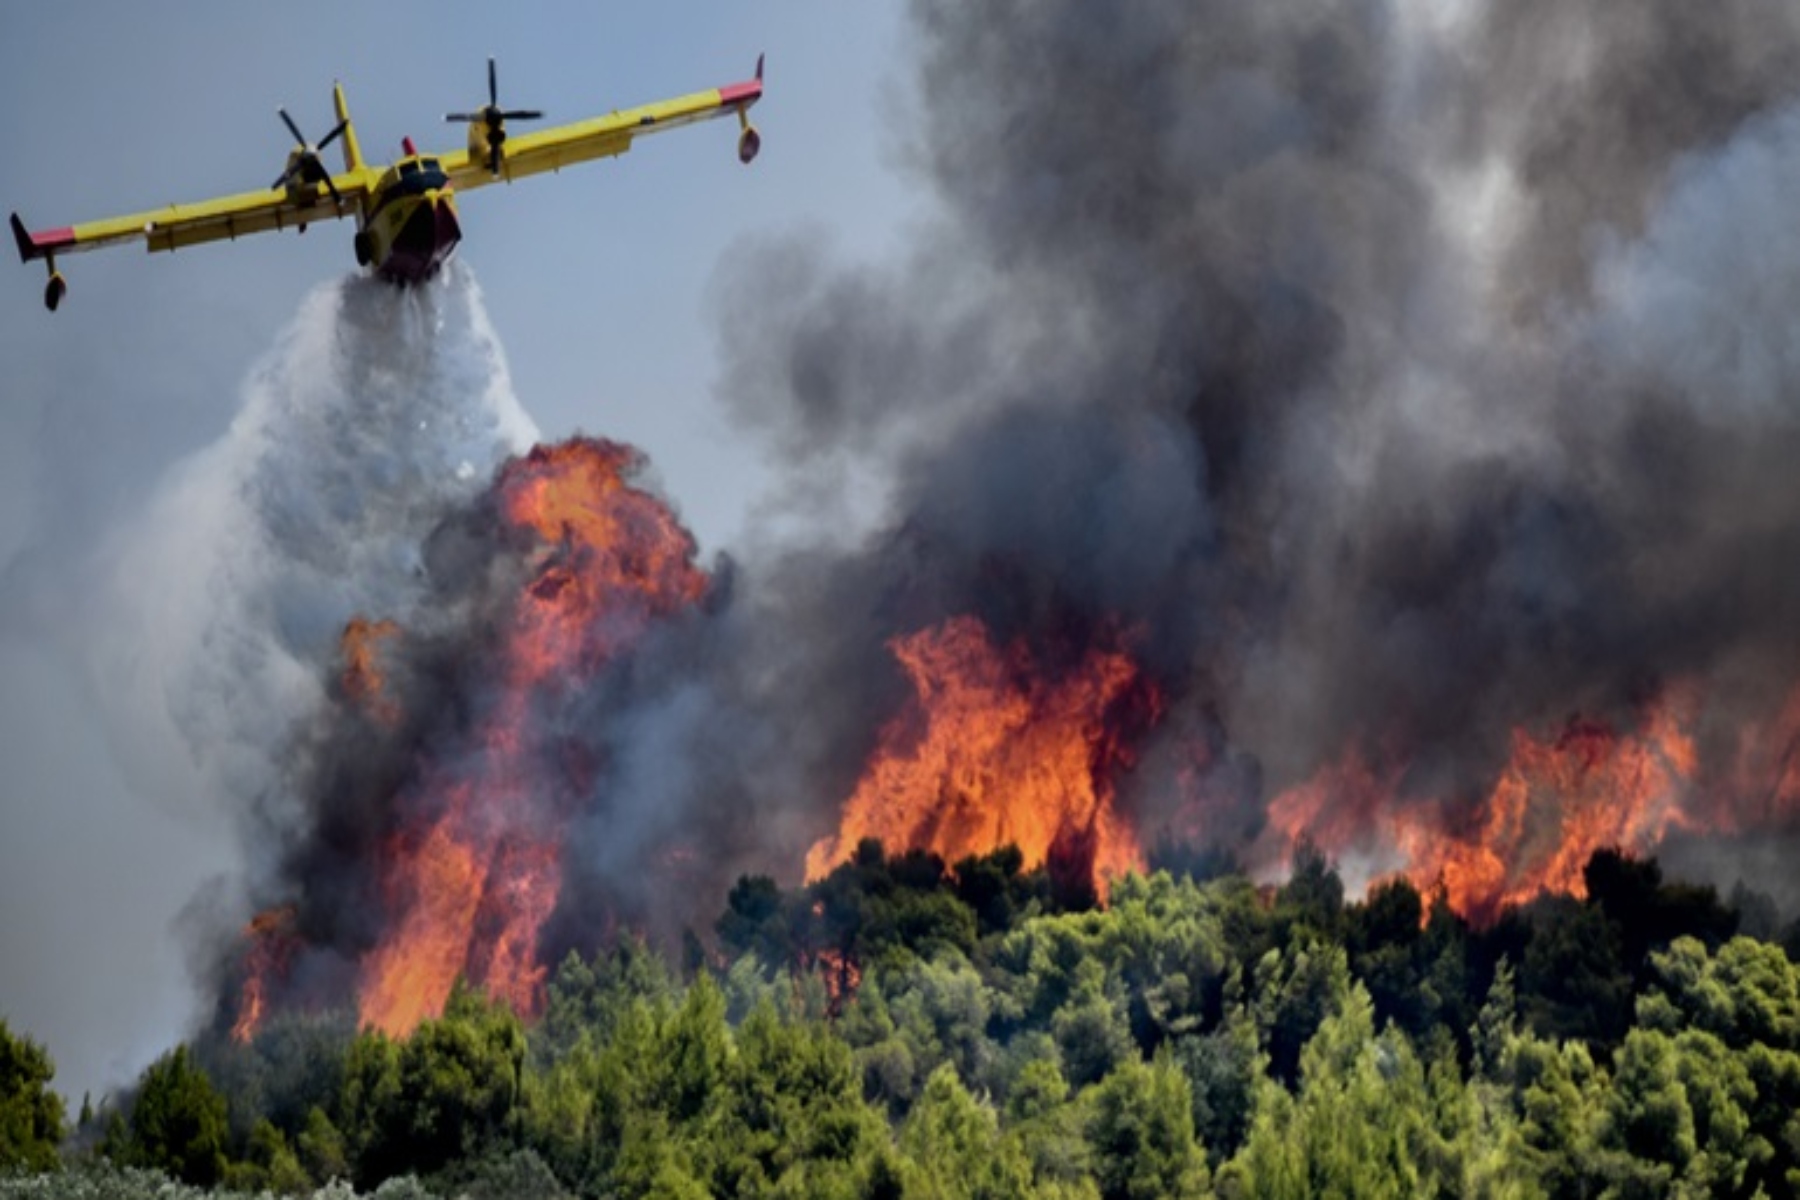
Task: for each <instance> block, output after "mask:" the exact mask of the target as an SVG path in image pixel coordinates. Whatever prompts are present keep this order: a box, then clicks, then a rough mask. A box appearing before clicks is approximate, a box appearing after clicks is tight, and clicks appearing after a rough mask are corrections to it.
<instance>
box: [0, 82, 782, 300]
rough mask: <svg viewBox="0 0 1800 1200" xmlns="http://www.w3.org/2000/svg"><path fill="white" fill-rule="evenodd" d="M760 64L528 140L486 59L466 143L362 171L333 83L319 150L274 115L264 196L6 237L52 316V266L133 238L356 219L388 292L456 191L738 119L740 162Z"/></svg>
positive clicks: (207, 235)
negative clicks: (35, 264) (33, 267)
mask: <svg viewBox="0 0 1800 1200" xmlns="http://www.w3.org/2000/svg"><path fill="white" fill-rule="evenodd" d="M762 76H763V63H762V59H761V58H760V57H759V58H758V59H757V60H756V76H755V78H753V79H749V80H746V81H744V82H743V83H734V84H730V85H728V86H726V87H721V88H714V89H712V90H710V91H705V92H694V93H692V94H690V95H686V96H681V97H678V98H677V99H674V100H664V101H661V102H659V103H656V104H646V105H644V106H643V107H641V108H628V109H624V110H621V111H618V112H613V113H609V114H607V115H606V116H603V117H594V118H591V119H589V120H586V121H577V122H574V123H573V124H569V125H559V126H557V127H555V128H553V129H546V130H543V131H542V132H539V133H528V134H522V135H520V136H518V137H509V136H508V134H507V131H506V122H507V121H509V120H511V121H527V120H535V119H537V118H539V117H541V116H543V114H542V113H540V112H537V111H535V110H532V109H516V110H506V109H502V108H501V107H500V97H499V87H498V85H497V83H496V81H495V77H494V60H493V59H491V58H490V59H488V102H487V104H485V105H483V106H482V107H481V108H478V109H476V110H475V111H473V112H467V113H447V114H445V117H444V119H445V120H446V121H453V122H462V123H466V124H467V125H468V127H469V145H468V149H466V150H457V151H454V152H452V153H449V154H421V153H419V152H418V150H417V149H415V148H414V146H413V143H412V139H411V138H406V139H405V140H404V141H403V143H402V147H403V149H404V151H405V153H404V154H403V155H402V156H401V158H400V159H399V160H398V161H396V162H395V163H393V164H392V165H391V166H387V167H378V166H371V165H370V164H368V163H366V162H364V161H363V156H362V149H361V147H360V146H359V145H358V144H357V140H356V129H355V127H354V126H353V125H351V123H350V109H349V106H348V105H347V104H346V103H345V101H344V89H343V87H342V85H339V86H337V87H336V88H334V89H333V98H334V100H335V101H336V106H337V118H338V123H337V124H336V125H335V126H334V127H333V128H332V130H331V132H330V133H328V134H326V135H325V137H324V139H323V140H322V141H320V142H319V144H318V145H316V146H315V145H313V144H311V143H309V142H308V141H307V140H306V138H305V136H304V135H303V134H302V133H301V132H300V129H299V127H298V126H297V125H295V124H294V121H293V118H292V117H290V116H288V114H287V110H286V109H280V110H278V111H279V113H280V116H281V119H282V122H283V123H284V124H286V125H287V127H288V131H289V132H290V133H292V134H293V135H294V141H295V143H296V144H295V146H294V148H293V149H292V150H291V151H289V152H288V157H287V166H286V167H285V168H283V170H282V172H281V174H280V175H279V176H278V177H276V180H275V182H274V183H273V184H271V185H270V189H269V190H268V191H261V192H245V193H242V194H240V195H236V196H223V197H220V198H219V199H216V200H204V201H201V202H200V203H197V204H171V205H169V206H168V207H167V208H160V209H156V210H154V211H151V212H141V213H133V214H131V215H130V216H125V217H113V218H110V219H108V220H104V221H90V222H88V223H86V224H84V225H71V226H65V227H64V228H61V229H45V230H40V231H38V232H35V233H33V232H31V231H29V230H27V229H26V227H25V223H24V222H23V221H21V220H19V215H18V214H17V213H14V214H13V215H12V231H13V237H14V239H15V240H16V241H17V242H18V244H19V257H20V259H21V260H23V261H25V262H30V261H31V260H32V259H37V258H41V259H43V260H44V263H45V265H46V267H47V268H48V269H49V272H50V282H49V283H48V284H47V285H45V287H44V305H45V307H47V308H49V309H50V311H52V312H55V311H56V306H57V304H58V303H60V302H61V301H62V298H63V295H64V293H66V292H67V291H68V290H69V285H68V283H67V282H66V281H65V280H64V279H63V277H62V272H60V271H58V270H57V269H56V256H57V255H59V254H74V253H76V252H77V251H82V250H93V249H95V248H97V247H100V246H110V245H113V244H115V243H119V242H134V241H137V240H139V239H142V240H143V241H144V243H145V244H146V246H147V248H148V249H150V250H152V251H155V250H176V249H179V248H181V247H183V246H194V245H198V244H200V243H201V242H215V241H218V240H220V239H221V238H238V237H242V236H244V235H246V234H252V233H263V232H265V231H268V230H272V229H289V228H292V229H297V230H301V231H304V230H305V229H306V227H307V226H308V225H309V224H311V223H312V222H314V221H334V220H337V219H338V218H340V217H347V216H351V215H354V216H355V217H356V224H357V230H356V237H355V239H354V241H353V246H354V248H355V251H356V261H357V264H358V265H359V266H363V267H367V268H369V269H370V270H371V271H372V272H374V273H375V274H376V275H378V276H380V277H381V278H383V279H386V280H389V281H390V282H393V283H396V284H409V283H420V282H422V281H424V280H426V279H429V278H431V277H432V276H433V275H435V274H436V273H437V270H438V268H439V267H441V266H442V265H443V263H444V260H445V259H446V258H447V257H448V256H449V254H450V252H451V251H452V250H453V249H455V247H456V243H457V242H458V241H459V240H461V238H462V229H461V226H460V225H459V224H458V223H457V218H456V197H455V193H456V191H457V190H462V191H468V190H470V189H473V188H478V187H483V186H485V185H487V184H489V183H495V182H498V181H500V180H506V181H507V182H509V183H510V182H511V181H512V180H515V179H523V178H525V177H526V176H527V175H536V174H538V173H539V172H542V171H556V170H560V169H562V168H563V167H567V166H572V165H574V164H575V163H580V162H587V161H588V160H589V159H595V158H610V157H612V156H614V155H617V154H623V153H625V151H627V150H629V149H631V143H632V140H633V139H634V138H637V137H641V136H643V135H644V134H647V133H658V132H660V131H662V130H664V129H674V128H676V127H678V126H681V125H691V124H693V123H694V122H696V121H706V120H710V119H712V118H714V117H723V116H727V115H730V114H732V113H735V114H737V118H738V125H739V126H740V132H739V134H738V159H739V160H740V161H742V162H744V163H746V164H747V163H749V162H750V161H751V160H752V159H754V158H755V157H756V152H757V151H758V150H760V149H761V148H762V136H761V135H760V134H759V133H757V131H756V127H755V126H754V125H752V124H750V115H749V114H750V106H751V105H753V104H755V103H756V102H757V101H758V100H760V99H761V98H762V90H763V84H762ZM340 139H341V140H342V143H343V151H344V170H343V172H342V173H341V174H337V175H333V174H331V173H329V172H328V171H326V169H325V166H324V164H323V163H322V162H321V161H320V159H319V153H320V151H322V150H324V149H325V147H327V146H329V145H330V144H331V143H332V142H334V141H338V140H340Z"/></svg>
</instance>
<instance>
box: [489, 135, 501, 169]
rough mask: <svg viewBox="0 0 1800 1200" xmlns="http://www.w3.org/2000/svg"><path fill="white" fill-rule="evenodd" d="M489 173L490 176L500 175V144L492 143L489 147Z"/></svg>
mask: <svg viewBox="0 0 1800 1200" xmlns="http://www.w3.org/2000/svg"><path fill="white" fill-rule="evenodd" d="M488 173H489V174H490V175H498V174H500V143H499V142H491V143H489V145H488Z"/></svg>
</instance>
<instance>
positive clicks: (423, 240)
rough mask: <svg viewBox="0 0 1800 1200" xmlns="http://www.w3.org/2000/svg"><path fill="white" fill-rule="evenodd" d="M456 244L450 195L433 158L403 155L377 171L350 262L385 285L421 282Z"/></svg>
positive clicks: (457, 231)
mask: <svg viewBox="0 0 1800 1200" xmlns="http://www.w3.org/2000/svg"><path fill="white" fill-rule="evenodd" d="M461 240H462V225H461V224H460V223H459V222H458V220H457V215H456V192H455V189H453V188H452V187H451V186H450V177H449V176H448V175H446V174H445V173H444V170H443V167H442V165H441V164H440V163H439V162H438V160H437V158H435V157H434V156H432V155H429V154H409V155H407V156H406V157H405V158H402V159H400V160H399V161H398V162H396V163H395V164H394V165H393V166H391V167H389V168H388V169H387V170H386V171H385V172H383V173H382V176H381V178H380V180H378V181H377V182H376V184H375V189H374V191H373V192H372V193H371V194H370V196H369V199H368V201H367V202H366V211H365V212H364V214H363V218H362V228H361V229H360V230H358V231H357V234H356V261H357V262H358V263H359V264H361V265H362V266H365V267H370V268H372V269H373V270H374V272H375V274H376V275H378V276H380V277H381V278H383V279H386V280H388V281H389V282H391V283H398V284H412V283H423V282H424V281H425V280H427V279H430V278H431V277H432V276H433V275H436V274H437V273H438V270H439V269H440V268H441V267H442V266H443V265H444V261H445V260H446V259H448V258H449V257H450V254H451V252H452V251H454V250H455V249H456V244H457V242H459V241H461Z"/></svg>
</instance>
